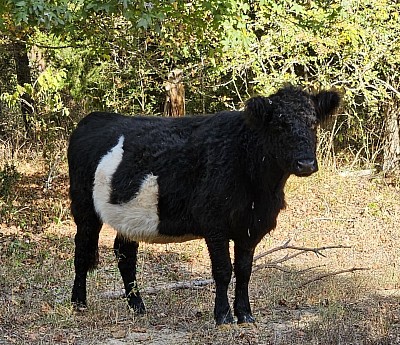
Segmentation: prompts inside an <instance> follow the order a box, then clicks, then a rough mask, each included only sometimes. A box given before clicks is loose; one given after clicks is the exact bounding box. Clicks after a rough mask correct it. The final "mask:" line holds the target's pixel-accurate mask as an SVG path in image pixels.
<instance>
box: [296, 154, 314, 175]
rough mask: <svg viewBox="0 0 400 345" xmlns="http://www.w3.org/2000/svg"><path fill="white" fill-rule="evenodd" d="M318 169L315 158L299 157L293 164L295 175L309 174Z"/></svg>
mask: <svg viewBox="0 0 400 345" xmlns="http://www.w3.org/2000/svg"><path fill="white" fill-rule="evenodd" d="M316 171H318V164H317V160H316V159H313V158H312V159H309V158H307V159H299V160H298V161H297V162H296V164H295V171H294V173H295V175H297V176H309V175H311V174H312V173H315V172H316Z"/></svg>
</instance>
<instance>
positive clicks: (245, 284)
mask: <svg viewBox="0 0 400 345" xmlns="http://www.w3.org/2000/svg"><path fill="white" fill-rule="evenodd" d="M253 256H254V249H249V248H242V247H240V245H238V244H236V243H235V264H234V267H235V276H236V287H235V302H234V311H235V315H236V317H237V319H238V323H253V322H255V320H254V317H253V315H252V314H251V307H250V302H249V281H250V275H251V268H252V264H253Z"/></svg>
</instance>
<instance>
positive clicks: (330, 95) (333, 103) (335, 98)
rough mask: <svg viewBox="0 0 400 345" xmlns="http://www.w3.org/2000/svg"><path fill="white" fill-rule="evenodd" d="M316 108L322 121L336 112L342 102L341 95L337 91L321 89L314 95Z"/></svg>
mask: <svg viewBox="0 0 400 345" xmlns="http://www.w3.org/2000/svg"><path fill="white" fill-rule="evenodd" d="M313 101H314V104H315V110H316V112H317V117H318V120H319V122H320V123H322V122H324V121H325V120H326V119H327V118H328V117H330V116H331V115H332V114H334V113H335V112H336V110H337V108H338V107H339V104H340V95H339V93H338V92H336V91H321V92H320V93H318V94H316V95H315V96H313Z"/></svg>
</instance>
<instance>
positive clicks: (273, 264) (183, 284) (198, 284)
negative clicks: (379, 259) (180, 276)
mask: <svg viewBox="0 0 400 345" xmlns="http://www.w3.org/2000/svg"><path fill="white" fill-rule="evenodd" d="M290 241H291V240H290V239H289V240H287V241H286V242H285V243H283V244H282V245H280V246H277V247H274V248H272V249H270V250H267V251H266V252H263V253H260V254H258V255H256V256H255V257H254V259H253V273H254V272H257V271H259V270H261V269H268V268H274V269H277V270H280V271H282V272H285V273H293V271H290V270H288V269H287V268H285V267H283V266H282V264H283V263H285V262H287V261H289V260H291V259H294V258H295V257H297V256H300V255H303V254H306V253H314V254H315V255H316V256H318V257H320V256H322V257H326V255H325V254H324V253H322V251H325V250H330V249H348V248H351V247H350V246H343V245H333V246H323V247H316V248H312V247H300V246H293V245H290ZM281 250H293V251H296V252H295V253H292V254H289V253H288V254H285V255H284V256H282V257H280V258H277V259H275V260H271V261H268V262H266V263H262V264H258V265H255V264H254V263H255V262H256V261H257V260H259V259H261V258H264V257H266V256H268V255H270V254H272V253H275V252H278V251H281ZM322 266H323V265H319V266H313V267H308V268H306V269H303V270H300V271H297V272H296V273H298V274H303V273H306V272H310V271H312V270H314V269H317V268H320V267H322ZM363 270H368V268H365V267H353V268H350V269H343V270H339V271H335V272H329V273H324V274H321V275H318V276H316V277H314V278H312V279H309V280H307V281H305V282H303V283H301V284H299V285H298V286H297V288H302V287H304V286H306V285H308V284H310V283H312V282H315V281H319V280H322V279H324V278H328V277H332V276H335V275H338V274H343V273H351V272H355V271H363ZM233 281H234V280H233ZM213 283H214V280H213V279H195V280H189V281H179V282H174V283H166V284H159V285H156V286H152V287H147V288H144V289H142V290H141V292H142V293H147V294H149V295H155V294H157V293H159V292H160V291H163V290H182V289H200V288H203V287H205V286H208V285H211V284H213ZM102 295H103V296H104V297H107V298H121V297H123V296H124V292H123V290H120V291H106V292H105V293H103V294H102Z"/></svg>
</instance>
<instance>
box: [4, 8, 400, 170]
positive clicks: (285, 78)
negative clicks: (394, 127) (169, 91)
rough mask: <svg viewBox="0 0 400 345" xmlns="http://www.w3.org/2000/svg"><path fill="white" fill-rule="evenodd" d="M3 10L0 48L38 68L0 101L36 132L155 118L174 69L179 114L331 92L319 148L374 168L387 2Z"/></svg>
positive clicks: (382, 102) (386, 57)
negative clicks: (296, 90) (181, 88)
mask: <svg viewBox="0 0 400 345" xmlns="http://www.w3.org/2000/svg"><path fill="white" fill-rule="evenodd" d="M2 3H3V4H4V6H0V18H1V22H0V23H1V25H2V26H3V28H4V29H5V31H4V32H6V34H5V36H3V41H5V40H9V39H10V37H14V38H15V37H17V38H20V39H26V40H27V43H28V46H29V47H36V48H38V49H40V50H41V52H42V54H43V56H44V59H45V61H46V70H45V71H41V72H40V73H37V75H36V78H35V82H34V83H33V85H31V86H27V85H20V86H19V87H17V86H16V85H15V87H14V91H13V92H8V94H7V93H6V94H3V96H2V99H3V100H7V101H10V100H11V99H13V100H14V102H16V101H17V99H18V97H20V96H21V92H22V91H24V92H28V93H29V94H30V95H31V96H32V97H33V98H34V99H35V100H36V101H37V105H36V113H35V118H36V120H37V121H39V122H41V127H42V128H45V130H48V129H50V128H51V127H52V126H55V125H57V126H58V127H62V128H65V129H66V130H67V131H69V130H70V129H71V119H72V120H73V121H77V120H78V119H79V118H80V117H81V116H82V115H83V113H85V112H87V111H89V110H91V109H106V110H113V111H120V112H124V113H128V114H134V113H145V114H156V115H159V114H161V112H162V107H163V102H164V89H163V82H164V81H165V80H166V77H167V75H168V73H169V72H170V71H171V70H172V69H173V68H180V69H182V70H183V71H184V74H185V76H186V78H185V87H186V98H187V107H186V108H187V110H188V112H189V113H204V112H213V111H217V110H221V109H226V108H238V107H240V106H241V105H242V104H243V101H244V100H245V99H246V98H247V97H248V96H250V95H253V94H255V93H262V94H269V93H271V92H273V91H275V90H276V88H278V87H280V86H282V85H283V84H285V83H293V84H299V85H302V86H304V87H306V88H308V89H311V90H318V89H321V88H330V87H335V88H337V89H339V90H340V91H341V92H342V94H343V96H344V104H343V105H344V106H343V111H342V113H341V114H340V116H339V117H338V118H337V120H336V123H335V124H333V126H334V127H333V131H334V134H335V137H336V138H337V139H336V140H335V142H332V143H330V144H329V145H328V147H330V149H332V148H334V149H335V150H336V151H340V152H344V153H346V154H345V155H343V157H349V155H348V154H349V153H350V157H353V158H357V159H361V158H363V160H362V161H360V164H364V163H370V162H373V161H379V159H380V156H381V152H382V143H383V137H384V133H383V122H384V121H385V116H386V114H387V113H388V111H390V109H395V108H396V107H395V106H394V105H395V104H398V102H399V94H400V93H399V91H398V88H399V80H400V79H399V73H400V72H399V71H400V68H399V62H400V46H399V45H400V43H399V39H398V37H400V36H399V34H400V32H399V30H400V29H399V27H400V26H399V25H398V24H399V16H400V14H399V13H400V4H399V3H398V2H397V1H395V0H383V1H380V0H379V1H378V0H367V1H362V2H359V1H355V0H347V1H337V0H330V1H321V0H311V1H294V0H258V1H233V0H218V1H213V2H210V1H204V0H201V1H195V2H187V1H174V0H170V1H152V2H150V1H149V2H134V1H128V0H112V1H104V0H91V1H82V0H74V1H66V0H52V1H44V0H21V1H9V0H2ZM33 72H35V70H34V71H33ZM46 78H50V79H49V80H48V79H46ZM3 93H4V91H3ZM10 97H11V98H10ZM55 117H56V118H57V120H56V121H54V118H55ZM44 123H46V126H44ZM336 151H335V152H336Z"/></svg>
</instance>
